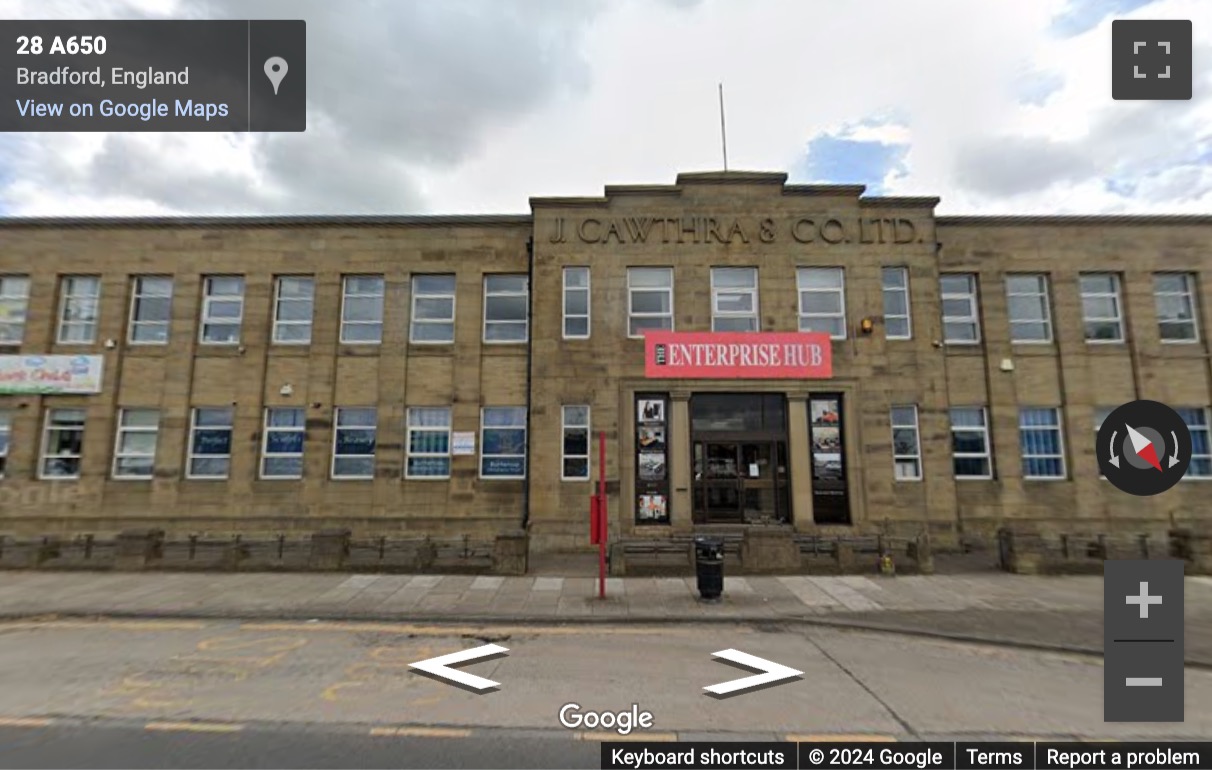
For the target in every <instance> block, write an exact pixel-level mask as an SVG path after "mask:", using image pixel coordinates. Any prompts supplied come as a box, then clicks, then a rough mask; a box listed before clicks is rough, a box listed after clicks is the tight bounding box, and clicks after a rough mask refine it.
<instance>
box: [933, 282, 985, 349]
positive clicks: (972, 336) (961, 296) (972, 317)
mask: <svg viewBox="0 0 1212 770" xmlns="http://www.w3.org/2000/svg"><path fill="white" fill-rule="evenodd" d="M939 295H940V299H941V301H942V305H943V341H944V342H946V343H947V344H948V345H975V344H976V343H978V342H980V341H981V319H980V312H979V309H978V307H977V298H976V275H975V274H973V273H960V274H955V275H943V276H939Z"/></svg>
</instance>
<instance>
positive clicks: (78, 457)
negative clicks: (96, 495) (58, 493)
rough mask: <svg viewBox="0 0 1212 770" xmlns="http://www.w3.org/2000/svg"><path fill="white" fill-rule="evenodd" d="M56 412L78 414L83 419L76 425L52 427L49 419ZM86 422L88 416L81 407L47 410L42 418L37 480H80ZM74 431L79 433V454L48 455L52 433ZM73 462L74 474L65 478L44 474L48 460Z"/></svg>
mask: <svg viewBox="0 0 1212 770" xmlns="http://www.w3.org/2000/svg"><path fill="white" fill-rule="evenodd" d="M56 412H80V413H81V414H82V415H83V417H82V418H81V419H80V421H79V422H77V423H70V424H67V425H62V426H58V427H55V426H52V424H51V417H52V415H54V414H55V413H56ZM87 421H88V414H87V412H86V410H85V409H84V408H83V407H52V408H50V409H47V410H46V412H45V414H43V416H42V447H41V449H40V451H39V452H38V478H39V479H40V480H42V481H75V480H78V479H79V478H80V470H81V467H80V466H82V465H83V463H84V430H85V424H86V423H87ZM68 430H74V431H79V433H80V452H78V453H76V454H57V455H50V454H47V452H48V451H49V450H50V443H51V442H50V437H51V434H52V433H57V432H59V431H68ZM59 459H63V460H75V461H76V463H77V465H76V473H75V474H72V475H66V476H57V475H51V474H49V473H47V472H46V463H47V461H48V460H59Z"/></svg>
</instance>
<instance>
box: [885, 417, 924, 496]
mask: <svg viewBox="0 0 1212 770" xmlns="http://www.w3.org/2000/svg"><path fill="white" fill-rule="evenodd" d="M892 465H893V470H894V471H895V474H896V480H897V481H921V478H922V446H921V441H920V439H919V436H918V429H917V407H916V406H914V405H908V406H894V407H892Z"/></svg>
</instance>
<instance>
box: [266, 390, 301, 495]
mask: <svg viewBox="0 0 1212 770" xmlns="http://www.w3.org/2000/svg"><path fill="white" fill-rule="evenodd" d="M306 423H307V419H306V415H305V414H304V412H303V410H302V409H300V408H298V407H293V406H291V407H271V408H269V409H266V410H265V433H264V436H263V437H262V440H261V478H263V479H301V478H303V445H304V443H305V442H306V439H307V427H306Z"/></svg>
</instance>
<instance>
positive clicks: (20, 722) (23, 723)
mask: <svg viewBox="0 0 1212 770" xmlns="http://www.w3.org/2000/svg"><path fill="white" fill-rule="evenodd" d="M54 723H55V720H53V719H43V718H40V717H0V727H50V726H51V725H53V724H54Z"/></svg>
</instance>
